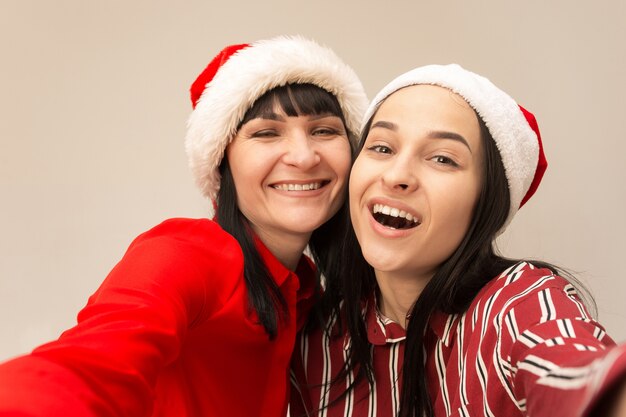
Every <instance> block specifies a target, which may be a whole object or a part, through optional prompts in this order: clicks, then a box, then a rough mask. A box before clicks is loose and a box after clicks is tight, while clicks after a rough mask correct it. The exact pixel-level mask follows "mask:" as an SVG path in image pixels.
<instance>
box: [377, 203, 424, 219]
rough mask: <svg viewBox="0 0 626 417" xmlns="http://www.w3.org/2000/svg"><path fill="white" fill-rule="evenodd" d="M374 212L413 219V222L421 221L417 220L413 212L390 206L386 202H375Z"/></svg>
mask: <svg viewBox="0 0 626 417" xmlns="http://www.w3.org/2000/svg"><path fill="white" fill-rule="evenodd" d="M372 212H373V213H374V214H376V213H383V214H386V215H387V216H391V217H401V218H404V219H407V220H409V221H412V222H413V223H419V221H418V220H417V217H413V215H412V214H411V213H407V212H406V211H404V210H400V209H397V208H395V207H389V206H386V205H384V204H374V208H373V210H372Z"/></svg>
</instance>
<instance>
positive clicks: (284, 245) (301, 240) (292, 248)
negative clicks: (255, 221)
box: [254, 228, 311, 271]
mask: <svg viewBox="0 0 626 417" xmlns="http://www.w3.org/2000/svg"><path fill="white" fill-rule="evenodd" d="M254 231H255V233H256V234H257V236H258V237H259V239H261V241H262V242H263V244H264V245H265V246H266V247H267V248H268V249H269V250H270V252H272V254H273V255H274V256H275V257H276V259H278V260H279V261H280V263H282V264H283V265H284V266H285V267H286V268H287V269H289V270H291V271H294V270H295V269H296V267H297V266H298V262H299V261H300V258H301V257H302V252H304V248H306V245H307V244H308V243H309V238H310V237H311V234H310V233H306V234H287V233H282V234H280V235H278V234H276V233H271V232H268V231H267V230H262V229H256V228H255V230H254Z"/></svg>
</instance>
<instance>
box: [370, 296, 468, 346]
mask: <svg viewBox="0 0 626 417" xmlns="http://www.w3.org/2000/svg"><path fill="white" fill-rule="evenodd" d="M456 318H457V315H455V314H446V313H443V312H441V311H435V312H434V313H433V315H432V317H431V319H430V321H429V327H430V329H431V330H432V331H433V333H434V334H435V336H437V339H439V340H441V341H442V342H443V344H444V345H445V346H446V347H449V346H450V342H451V340H452V335H454V333H455V328H456V324H457V322H458V320H456ZM365 324H366V326H367V339H368V341H369V342H370V343H371V344H373V345H384V344H386V343H397V342H399V341H402V340H404V339H406V330H405V329H403V328H402V326H400V325H399V324H398V323H396V322H395V321H393V320H391V319H390V318H388V317H385V316H384V315H383V314H382V313H381V312H380V311H379V310H378V302H377V298H376V293H374V294H373V295H372V296H371V297H370V298H369V299H368V300H367V303H366V305H365Z"/></svg>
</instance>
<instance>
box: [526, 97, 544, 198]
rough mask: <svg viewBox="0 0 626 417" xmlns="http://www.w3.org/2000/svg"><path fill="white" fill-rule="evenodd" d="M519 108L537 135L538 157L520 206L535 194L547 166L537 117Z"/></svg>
mask: <svg viewBox="0 0 626 417" xmlns="http://www.w3.org/2000/svg"><path fill="white" fill-rule="evenodd" d="M519 108H520V110H521V111H522V114H523V115H524V117H525V118H526V121H527V122H528V124H529V125H530V127H531V129H532V130H533V131H534V132H535V134H536V135H537V142H539V159H538V160H537V169H536V170H535V176H534V177H533V181H532V182H531V183H530V187H529V188H528V191H527V192H526V195H525V196H524V198H523V199H522V202H521V203H520V205H519V206H520V207H522V206H523V205H524V204H526V202H527V201H528V199H529V198H530V197H532V196H533V194H535V191H537V188H538V187H539V183H540V182H541V179H542V178H543V174H544V173H545V172H546V169H547V168H548V160H547V159H546V155H545V154H544V152H543V142H542V141H541V133H540V132H539V125H538V124H537V119H535V115H534V114H532V113H531V112H529V111H528V110H526V109H525V108H523V107H522V106H519Z"/></svg>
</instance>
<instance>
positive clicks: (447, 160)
mask: <svg viewBox="0 0 626 417" xmlns="http://www.w3.org/2000/svg"><path fill="white" fill-rule="evenodd" d="M431 161H434V162H436V163H438V164H442V165H450V166H453V167H458V166H459V164H457V163H456V161H454V160H453V159H452V158H449V157H447V156H444V155H437V156H434V157H432V158H431Z"/></svg>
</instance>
